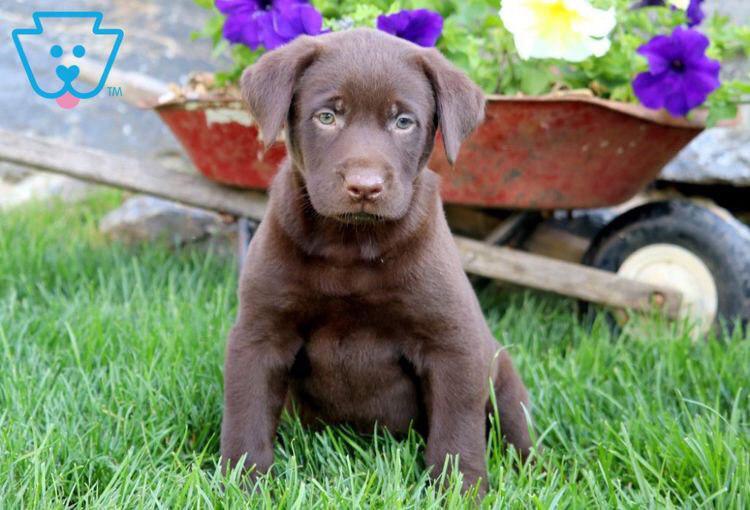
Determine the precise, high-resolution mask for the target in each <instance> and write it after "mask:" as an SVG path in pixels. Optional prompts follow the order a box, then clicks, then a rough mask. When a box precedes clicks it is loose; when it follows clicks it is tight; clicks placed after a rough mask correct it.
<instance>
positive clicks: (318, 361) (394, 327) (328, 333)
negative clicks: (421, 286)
mask: <svg viewBox="0 0 750 510" xmlns="http://www.w3.org/2000/svg"><path fill="white" fill-rule="evenodd" d="M399 304H400V302H398V301H397V300H395V299H394V301H392V302H387V301H383V300H380V299H378V300H371V299H363V298H357V297H347V298H329V299H323V300H320V301H318V303H317V306H315V307H314V308H313V310H311V311H310V312H311V313H310V315H308V317H307V320H306V321H304V323H303V324H301V325H300V332H301V334H302V337H303V340H304V349H305V351H306V353H307V356H308V357H309V361H310V363H311V364H312V365H314V366H317V368H318V369H327V370H346V371H349V370H356V371H365V372H368V371H371V370H372V371H377V370H379V369H380V368H382V367H383V366H384V365H395V364H397V363H398V361H399V358H400V357H402V356H403V353H404V352H405V351H406V350H408V349H409V348H410V346H411V345H412V344H413V337H414V335H413V332H412V321H411V319H410V318H409V316H408V315H407V314H405V313H404V312H403V308H402V307H401V306H399Z"/></svg>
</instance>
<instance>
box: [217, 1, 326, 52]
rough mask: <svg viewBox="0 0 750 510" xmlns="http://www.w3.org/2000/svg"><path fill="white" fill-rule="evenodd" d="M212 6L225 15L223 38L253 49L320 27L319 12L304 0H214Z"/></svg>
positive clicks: (311, 32) (314, 32) (271, 46)
mask: <svg viewBox="0 0 750 510" xmlns="http://www.w3.org/2000/svg"><path fill="white" fill-rule="evenodd" d="M216 8H217V9H219V11H221V12H222V13H224V14H225V15H226V16H227V19H226V21H225V22H224V29H223V33H224V38H226V39H227V40H228V41H230V42H233V43H239V44H244V45H246V46H248V47H250V49H253V50H256V49H258V47H259V46H261V45H262V46H263V47H264V48H265V49H267V50H272V49H274V48H278V47H279V46H282V45H284V44H286V43H288V42H290V41H292V40H293V39H295V38H296V37H297V36H300V35H303V34H308V35H318V34H320V33H321V32H322V31H323V30H322V28H323V16H322V15H321V14H320V13H319V12H318V11H317V10H316V9H315V8H314V7H313V6H312V5H310V4H309V3H307V1H306V0H216Z"/></svg>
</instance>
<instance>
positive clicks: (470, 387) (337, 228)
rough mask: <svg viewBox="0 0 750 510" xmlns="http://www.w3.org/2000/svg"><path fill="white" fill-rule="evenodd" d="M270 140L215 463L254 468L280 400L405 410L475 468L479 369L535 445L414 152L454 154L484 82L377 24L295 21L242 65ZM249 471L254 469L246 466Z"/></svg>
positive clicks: (369, 426) (342, 408) (366, 419)
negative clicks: (330, 27) (275, 149)
mask: <svg viewBox="0 0 750 510" xmlns="http://www.w3.org/2000/svg"><path fill="white" fill-rule="evenodd" d="M242 90H243V94H244V96H245V99H246V101H247V103H248V104H249V106H250V111H251V113H252V114H253V116H254V117H255V119H256V121H257V123H258V125H259V126H260V129H261V132H262V138H263V141H264V143H265V144H266V146H268V145H270V144H271V143H273V142H274V141H275V140H276V138H277V136H278V135H279V132H280V131H281V129H282V127H283V125H284V124H286V145H287V149H288V153H289V157H288V160H287V161H286V163H285V164H284V165H283V167H282V168H281V170H280V171H279V173H278V175H277V176H276V178H275V179H274V181H273V185H272V186H271V190H270V203H269V207H268V212H267V215H266V217H265V219H264V220H263V222H262V223H261V225H260V226H259V228H258V230H257V232H256V234H255V236H254V238H253V240H252V242H251V243H250V247H249V251H248V253H247V258H246V260H245V261H244V266H243V269H242V275H241V279H240V291H239V299H240V306H239V313H238V316H237V322H236V324H235V325H234V328H233V329H232V331H231V334H230V336H229V343H228V346H227V351H226V366H225V374H224V385H225V408H224V420H223V424H222V434H221V454H222V457H223V461H224V466H225V468H226V467H231V466H234V465H236V464H237V463H238V462H240V460H241V459H243V458H244V466H245V467H246V468H251V467H252V466H255V471H253V474H254V473H257V472H261V473H262V472H265V471H266V470H268V468H269V466H270V465H271V463H272V462H273V441H274V436H275V434H276V427H277V424H278V421H279V415H280V413H281V411H282V408H284V406H285V404H286V405H287V406H290V407H292V406H293V407H294V408H296V409H297V411H298V413H299V415H300V417H301V419H302V421H303V423H305V424H309V425H314V424H315V423H316V422H320V421H323V422H325V423H330V424H335V423H348V424H350V425H351V426H353V427H354V428H355V429H357V430H360V431H362V432H365V433H371V432H372V431H373V427H374V424H375V423H378V424H379V425H381V426H384V427H386V428H387V429H388V430H389V431H390V432H392V433H394V434H397V435H399V434H402V433H405V432H406V431H407V429H408V428H409V426H410V424H414V426H415V428H416V429H417V430H419V431H420V432H422V433H423V434H424V435H425V437H426V441H427V447H426V450H425V454H424V456H425V463H426V464H427V465H428V466H432V473H439V472H440V471H441V470H442V468H443V466H444V462H445V460H446V455H448V454H455V455H458V457H459V460H458V465H459V469H460V471H461V472H462V473H463V476H464V486H465V487H469V486H471V485H474V484H475V483H476V482H477V481H479V480H480V479H481V481H482V489H484V487H485V485H486V480H487V474H486V466H485V455H484V454H485V447H486V432H487V431H486V423H487V416H488V412H489V411H490V399H489V392H490V388H491V385H490V381H492V383H493V384H492V387H494V391H495V393H496V397H497V405H498V407H499V414H500V425H501V428H502V432H503V435H504V437H505V438H506V440H507V441H508V442H509V443H510V444H512V445H513V446H515V448H516V449H517V450H518V451H519V452H520V453H521V455H522V456H526V455H527V454H528V452H529V448H530V447H531V442H530V439H529V424H528V423H527V419H526V413H525V411H524V407H528V396H527V392H526V389H525V388H524V385H523V383H522V382H521V379H520V378H519V376H518V374H517V373H516V370H515V369H514V367H513V364H512V363H511V360H510V357H509V356H508V353H507V352H506V351H505V350H503V349H502V348H501V346H500V345H499V344H498V343H497V341H496V340H495V338H494V337H493V336H492V333H491V332H490V330H489V328H488V327H487V325H486V323H485V321H484V317H483V315H482V311H481V310H480V307H479V302H478V301H477V298H476V296H475V294H474V291H473V289H472V287H471V285H470V283H469V280H468V279H467V277H466V275H465V273H464V272H463V270H462V267H461V261H460V259H459V254H458V250H457V249H456V246H455V244H454V242H453V239H452V237H451V233H450V230H449V229H448V224H447V222H446V219H445V216H444V214H443V209H442V203H441V200H440V194H439V188H440V179H439V177H438V176H437V175H436V174H435V173H433V172H432V171H430V170H429V169H427V168H426V164H427V160H428V158H429V155H430V152H431V151H432V148H433V143H434V139H435V133H436V130H437V128H438V127H439V128H440V131H441V133H442V137H443V141H444V145H445V150H446V153H447V156H448V159H449V160H450V161H451V162H452V161H453V160H454V159H455V158H456V156H457V153H458V149H459V146H460V145H461V142H462V141H463V140H464V138H466V137H467V136H468V135H469V134H470V133H471V132H472V130H473V129H474V128H475V127H476V126H477V124H479V123H480V122H481V120H482V118H483V112H484V96H483V94H482V92H481V91H480V90H479V88H478V87H477V86H476V85H474V84H473V83H472V82H471V81H470V80H469V79H468V78H467V77H466V76H465V75H464V74H462V73H461V72H460V71H459V70H457V69H456V68H455V67H453V65H452V64H450V63H449V62H448V61H447V60H446V59H445V58H444V57H443V56H442V55H441V54H440V53H439V52H438V51H436V50H434V49H425V48H420V47H418V46H416V45H413V44H411V43H409V42H406V41H403V40H401V39H397V38H395V37H393V36H390V35H387V34H384V33H382V32H378V31H375V30H368V29H359V30H352V31H347V32H340V33H332V34H327V35H322V36H318V37H300V38H298V39H296V40H295V41H294V42H292V43H290V44H288V45H286V46H284V47H282V48H280V49H277V50H275V51H272V52H270V53H268V54H266V55H264V56H263V57H262V58H261V59H260V60H259V61H258V62H257V63H256V64H255V65H253V66H252V67H250V68H249V69H247V70H246V71H245V74H244V75H243V77H242ZM251 476H253V475H251Z"/></svg>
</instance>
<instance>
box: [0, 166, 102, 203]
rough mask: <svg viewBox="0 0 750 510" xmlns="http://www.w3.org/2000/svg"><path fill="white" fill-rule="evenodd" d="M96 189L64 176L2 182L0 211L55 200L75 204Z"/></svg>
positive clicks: (40, 174)
mask: <svg viewBox="0 0 750 510" xmlns="http://www.w3.org/2000/svg"><path fill="white" fill-rule="evenodd" d="M95 188H96V187H95V186H93V185H91V184H88V183H85V182H82V181H78V180H76V179H71V178H70V177H65V176H64V175H54V174H45V173H34V174H33V175H31V176H29V177H27V178H25V179H23V180H22V181H20V182H18V183H16V184H11V183H8V182H3V181H0V210H8V209H12V208H15V207H18V206H20V205H23V204H26V203H28V202H32V201H38V202H43V201H48V200H52V199H55V198H57V199H60V200H62V201H63V202H66V203H74V202H78V201H80V200H83V199H84V198H86V197H87V196H88V195H89V194H91V192H92V191H93V190H94V189H95Z"/></svg>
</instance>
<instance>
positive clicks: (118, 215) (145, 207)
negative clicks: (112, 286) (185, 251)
mask: <svg viewBox="0 0 750 510" xmlns="http://www.w3.org/2000/svg"><path fill="white" fill-rule="evenodd" d="M99 229H100V230H101V231H102V232H103V233H105V234H107V235H108V236H110V237H111V238H113V239H116V240H118V241H121V242H123V243H126V244H137V243H144V242H166V243H168V244H169V245H172V246H182V245H185V244H187V243H194V242H198V241H200V242H204V241H208V242H209V244H217V241H218V244H222V243H224V241H227V243H229V244H231V240H232V238H233V236H234V230H235V228H234V226H233V225H232V224H231V223H230V222H228V221H225V220H224V218H223V217H222V216H221V215H219V214H216V213H213V212H210V211H206V210H204V209H197V208H195V207H187V206H184V205H181V204H176V203H174V202H170V201H168V200H163V199H160V198H154V197H149V196H142V195H138V196H135V197H132V198H130V199H128V200H126V201H125V203H124V204H123V205H122V206H121V207H119V208H118V209H115V210H114V211H111V212H110V213H108V214H107V215H106V216H105V217H104V218H103V219H102V220H101V222H100V224H99ZM224 244H226V243H224Z"/></svg>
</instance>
